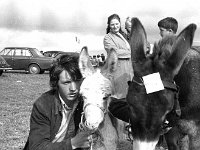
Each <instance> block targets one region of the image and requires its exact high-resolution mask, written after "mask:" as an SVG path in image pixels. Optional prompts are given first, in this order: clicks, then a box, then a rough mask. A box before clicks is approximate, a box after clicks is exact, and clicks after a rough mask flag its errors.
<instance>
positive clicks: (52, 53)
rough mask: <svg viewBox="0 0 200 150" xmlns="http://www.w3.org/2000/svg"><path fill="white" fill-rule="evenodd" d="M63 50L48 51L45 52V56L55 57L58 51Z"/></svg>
mask: <svg viewBox="0 0 200 150" xmlns="http://www.w3.org/2000/svg"><path fill="white" fill-rule="evenodd" d="M62 52H63V51H46V52H44V53H43V55H44V56H47V57H55V56H56V55H57V54H58V53H62Z"/></svg>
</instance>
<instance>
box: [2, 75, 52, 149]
mask: <svg viewBox="0 0 200 150" xmlns="http://www.w3.org/2000/svg"><path fill="white" fill-rule="evenodd" d="M0 85H1V86H0V97H1V98H0V135H1V136H0V149H1V150H17V149H23V147H24V144H25V142H26V140H27V137H28V133H29V119H30V113H31V109H32V104H33V102H34V101H35V100H36V99H37V98H38V97H39V96H40V95H41V94H42V93H44V92H46V91H47V90H49V76H48V74H39V75H32V74H26V73H11V72H9V73H3V74H2V76H0Z"/></svg>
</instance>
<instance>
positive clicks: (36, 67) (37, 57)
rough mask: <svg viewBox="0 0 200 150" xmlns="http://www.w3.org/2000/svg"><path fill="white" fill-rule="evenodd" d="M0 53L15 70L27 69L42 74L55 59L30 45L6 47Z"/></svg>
mask: <svg viewBox="0 0 200 150" xmlns="http://www.w3.org/2000/svg"><path fill="white" fill-rule="evenodd" d="M0 55H1V56H2V57H3V58H4V59H5V61H6V62H7V63H8V65H10V67H11V68H12V69H13V70H26V71H29V73H31V74H39V73H40V74H42V73H44V72H45V71H47V70H49V69H50V68H51V66H52V64H53V62H54V61H56V60H55V58H52V57H45V56H44V55H42V54H41V53H40V51H39V50H38V49H36V48H30V47H6V48H4V49H3V50H2V51H1V52H0Z"/></svg>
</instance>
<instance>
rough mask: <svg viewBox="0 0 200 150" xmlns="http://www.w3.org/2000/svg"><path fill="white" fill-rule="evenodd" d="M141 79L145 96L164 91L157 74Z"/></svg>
mask: <svg viewBox="0 0 200 150" xmlns="http://www.w3.org/2000/svg"><path fill="white" fill-rule="evenodd" d="M142 78H143V81H144V86H145V88H146V92H147V94H149V93H153V92H157V91H161V90H164V85H163V83H162V80H161V78H160V74H159V73H158V72H157V73H153V74H149V75H146V76H143V77H142Z"/></svg>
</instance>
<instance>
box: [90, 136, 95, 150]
mask: <svg viewBox="0 0 200 150" xmlns="http://www.w3.org/2000/svg"><path fill="white" fill-rule="evenodd" d="M90 139H91V142H90V150H93V144H94V142H93V138H92V135H90Z"/></svg>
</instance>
